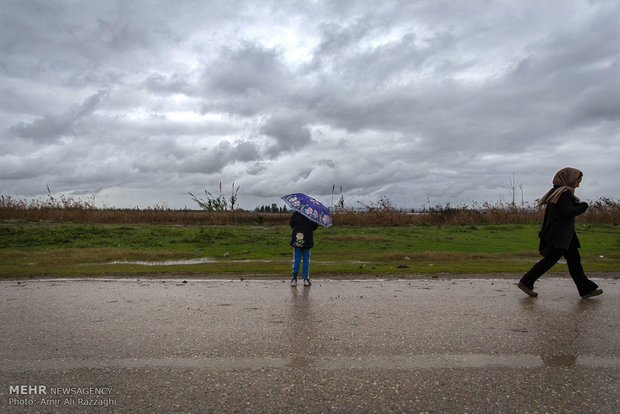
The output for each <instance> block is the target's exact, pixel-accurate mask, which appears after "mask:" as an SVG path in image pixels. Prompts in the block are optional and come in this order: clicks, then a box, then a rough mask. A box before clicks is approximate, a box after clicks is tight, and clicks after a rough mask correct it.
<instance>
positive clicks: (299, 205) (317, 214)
mask: <svg viewBox="0 0 620 414" xmlns="http://www.w3.org/2000/svg"><path fill="white" fill-rule="evenodd" d="M280 198H281V199H282V200H284V201H285V202H286V204H288V205H289V206H290V207H291V208H292V209H293V210H295V211H298V212H300V213H301V214H303V215H304V216H305V217H307V218H308V219H310V220H312V221H314V222H315V223H318V224H320V225H321V226H323V227H329V226H331V225H332V215H331V213H330V212H329V209H328V208H327V207H325V206H324V205H323V204H322V203H321V202H320V201H317V200H315V199H314V198H312V197H310V196H308V195H305V194H304V193H294V194H288V195H285V196H282V197H280Z"/></svg>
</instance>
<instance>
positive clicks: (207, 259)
mask: <svg viewBox="0 0 620 414" xmlns="http://www.w3.org/2000/svg"><path fill="white" fill-rule="evenodd" d="M288 261H289V260H286V259H285V260H281V259H280V260H270V259H239V260H216V259H214V258H212V257H200V258H197V259H179V260H164V261H147V260H114V261H111V262H106V263H104V264H107V265H119V264H131V265H142V266H181V265H195V264H203V263H275V262H288ZM313 263H315V264H342V263H345V264H366V263H368V262H363V261H359V260H348V261H332V262H325V261H315V262H313ZM33 264H34V263H33Z"/></svg>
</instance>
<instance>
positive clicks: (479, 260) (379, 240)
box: [0, 222, 620, 278]
mask: <svg viewBox="0 0 620 414" xmlns="http://www.w3.org/2000/svg"><path fill="white" fill-rule="evenodd" d="M538 229H539V224H510V225H495V224H494V225H490V224H489V225H475V226H471V225H467V226H459V225H451V226H447V225H446V226H406V227H344V226H343V227H332V228H329V229H323V228H321V229H319V230H317V231H316V232H315V247H314V248H313V249H312V267H311V273H312V275H314V276H319V275H333V276H337V275H372V274H379V275H400V274H402V275H406V274H437V273H523V272H525V271H527V270H528V269H529V267H530V266H531V265H532V264H533V263H534V262H535V261H536V260H538V259H539V256H538V253H537V247H538V238H537V232H538ZM577 232H578V234H579V238H580V240H581V244H582V249H581V254H582V258H583V263H584V268H585V269H586V272H588V271H591V272H594V271H596V272H618V271H620V227H619V226H617V225H611V224H587V225H584V224H581V225H578V226H577ZM289 239H290V229H289V228H288V227H287V226H281V225H274V226H252V225H232V226H172V225H100V224H95V225H93V224H80V223H63V224H49V223H42V222H35V223H30V222H5V223H0V276H1V277H4V278H7V277H9V278H11V277H29V276H35V277H40V276H63V277H65V276H88V275H97V276H102V275H133V276H137V275H141V274H144V275H146V274H149V275H153V274H159V275H162V276H164V277H173V276H175V277H176V276H179V275H181V276H182V277H186V276H191V275H195V276H212V275H218V276H242V275H245V276H251V275H270V276H273V275H280V274H281V275H283V277H284V276H286V277H288V274H289V273H290V266H291V258H292V248H291V247H290V246H289V244H288V243H289ZM197 259H202V260H208V262H207V263H198V264H196V263H194V264H178V263H177V264H166V265H164V264H161V262H165V261H175V260H177V261H178V260H197ZM137 261H140V262H148V263H147V264H148V265H147V264H136V263H132V262H137ZM112 262H116V263H112ZM118 262H121V263H118ZM123 262H130V263H123ZM157 263H160V265H156V264H157ZM552 270H553V271H566V265H565V264H562V263H559V264H558V265H556V267H555V268H554V269H552Z"/></svg>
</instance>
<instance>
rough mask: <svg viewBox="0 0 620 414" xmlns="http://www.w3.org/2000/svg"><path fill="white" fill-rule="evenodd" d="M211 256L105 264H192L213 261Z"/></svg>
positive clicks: (120, 261)
mask: <svg viewBox="0 0 620 414" xmlns="http://www.w3.org/2000/svg"><path fill="white" fill-rule="evenodd" d="M215 262H216V260H214V259H213V258H211V257H200V258H198V259H184V260H164V261H145V260H144V261H143V260H136V261H132V260H114V261H112V262H106V263H105V264H109V265H117V264H134V265H142V266H178V265H193V264H203V263H215Z"/></svg>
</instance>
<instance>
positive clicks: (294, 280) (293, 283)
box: [291, 279, 297, 287]
mask: <svg viewBox="0 0 620 414" xmlns="http://www.w3.org/2000/svg"><path fill="white" fill-rule="evenodd" d="M291 286H292V287H295V286H297V279H293V280H291Z"/></svg>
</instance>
